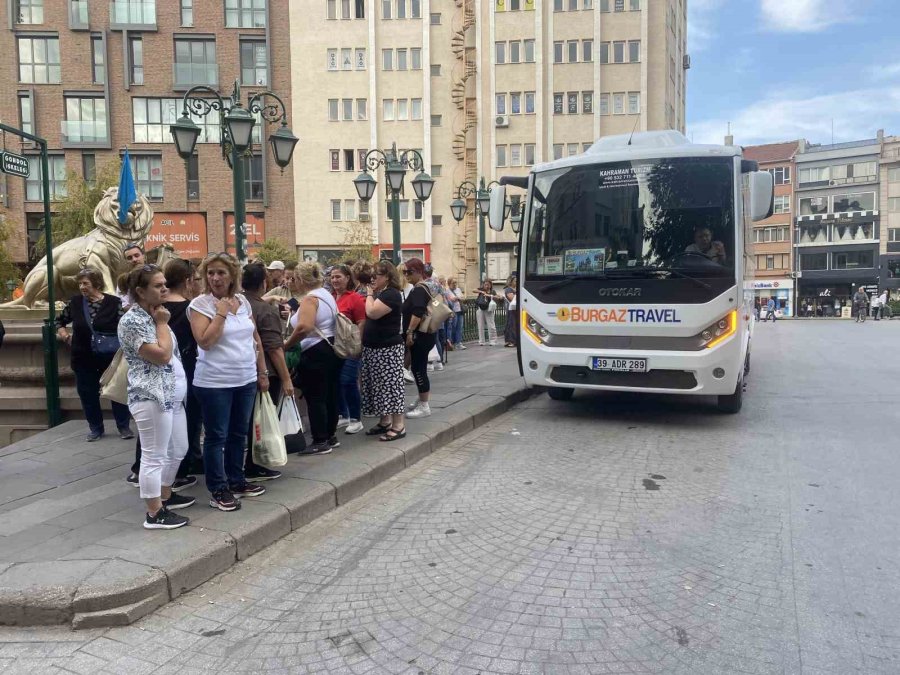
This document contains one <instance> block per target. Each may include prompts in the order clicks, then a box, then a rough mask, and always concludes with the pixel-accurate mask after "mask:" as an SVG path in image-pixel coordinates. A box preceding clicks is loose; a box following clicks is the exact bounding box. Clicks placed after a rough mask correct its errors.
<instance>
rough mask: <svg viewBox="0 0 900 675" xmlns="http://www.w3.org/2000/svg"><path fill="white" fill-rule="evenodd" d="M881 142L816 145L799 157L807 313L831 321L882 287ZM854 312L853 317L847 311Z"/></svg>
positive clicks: (800, 293) (799, 229) (798, 213)
mask: <svg viewBox="0 0 900 675" xmlns="http://www.w3.org/2000/svg"><path fill="white" fill-rule="evenodd" d="M883 140H884V134H883V132H881V131H879V132H878V136H877V137H876V138H871V139H866V140H861V141H853V142H848V143H836V144H832V145H810V144H808V143H807V142H806V141H802V140H801V141H800V145H799V148H798V149H797V153H796V155H795V158H794V161H795V172H796V176H797V182H796V186H795V191H794V193H795V204H794V224H795V230H794V248H795V252H794V256H795V260H796V272H797V274H796V276H797V277H798V279H797V302H796V303H795V306H797V307H798V308H799V311H800V312H801V313H803V312H804V309H803V308H804V307H806V313H807V314H808V315H816V316H833V315H834V314H835V313H837V312H842V311H843V308H849V307H850V304H851V302H850V298H851V296H852V295H853V293H854V292H855V291H856V289H857V288H858V287H860V286H862V287H864V288H865V289H866V291H867V292H868V293H869V294H871V293H872V292H874V291H875V290H877V289H878V285H879V276H880V271H879V262H880V260H879V255H880V249H881V241H880V230H881V218H880V210H879V204H880V201H879V191H880V187H879V158H880V156H881V150H882V148H881V146H882V142H883ZM848 311H849V310H848Z"/></svg>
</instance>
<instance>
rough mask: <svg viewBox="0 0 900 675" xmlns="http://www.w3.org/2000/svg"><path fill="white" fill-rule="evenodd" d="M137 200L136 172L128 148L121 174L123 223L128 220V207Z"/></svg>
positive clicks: (120, 187) (120, 199) (123, 159)
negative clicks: (132, 170) (133, 169)
mask: <svg viewBox="0 0 900 675" xmlns="http://www.w3.org/2000/svg"><path fill="white" fill-rule="evenodd" d="M135 201H137V192H135V189H134V174H133V173H131V158H130V157H129V156H128V150H125V156H124V157H122V173H121V174H119V222H120V223H122V225H124V224H125V222H126V221H127V220H128V209H130V208H131V205H132V204H134V202H135Z"/></svg>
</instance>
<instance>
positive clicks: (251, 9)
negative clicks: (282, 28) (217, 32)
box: [225, 0, 266, 28]
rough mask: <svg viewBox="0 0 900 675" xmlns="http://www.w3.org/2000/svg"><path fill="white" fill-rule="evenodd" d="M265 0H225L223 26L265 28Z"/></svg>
mask: <svg viewBox="0 0 900 675" xmlns="http://www.w3.org/2000/svg"><path fill="white" fill-rule="evenodd" d="M265 27H266V0H225V28H265Z"/></svg>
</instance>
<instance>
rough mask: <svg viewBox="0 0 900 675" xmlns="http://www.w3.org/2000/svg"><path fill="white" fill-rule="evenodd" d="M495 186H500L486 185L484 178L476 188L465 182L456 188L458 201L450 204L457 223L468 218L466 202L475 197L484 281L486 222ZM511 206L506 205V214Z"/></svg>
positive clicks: (495, 182)
mask: <svg viewBox="0 0 900 675" xmlns="http://www.w3.org/2000/svg"><path fill="white" fill-rule="evenodd" d="M495 185H500V183H498V182H497V181H495V180H492V181H491V182H490V183H487V184H485V182H484V178H481V179H480V180H479V182H478V186H477V187H476V185H475V183H473V182H472V181H468V180H464V181H463V182H462V183H460V184H459V185H458V186H457V187H456V199H454V200H453V201H452V202H450V214H451V215H452V216H453V220H455V221H456V222H457V223H459V222H461V221H462V219H463V218H465V217H466V210H467V207H466V202H465V200H466V199H468V198H469V197H475V213H476V214H478V279H479V281H484V274H485V270H486V268H487V265H486V258H485V256H486V253H485V241H484V240H485V227H484V222H485V218H486V217H487V214H488V211H490V210H491V189H492V188H493V187H494V186H495ZM509 208H510V204H509V203H508V202H507V204H506V212H507V215H508V214H509Z"/></svg>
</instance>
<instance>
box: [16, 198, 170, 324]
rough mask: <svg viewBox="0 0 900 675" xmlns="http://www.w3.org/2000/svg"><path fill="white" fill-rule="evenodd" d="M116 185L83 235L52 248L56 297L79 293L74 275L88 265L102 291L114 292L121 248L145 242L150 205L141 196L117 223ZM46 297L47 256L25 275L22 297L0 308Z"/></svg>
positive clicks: (122, 260)
mask: <svg viewBox="0 0 900 675" xmlns="http://www.w3.org/2000/svg"><path fill="white" fill-rule="evenodd" d="M118 197H119V188H117V187H111V188H109V189H107V190H106V191H105V192H104V193H103V198H102V199H101V200H100V202H99V203H98V204H97V208H95V209H94V224H95V225H96V226H97V227H95V228H94V229H93V230H91V231H90V232H88V233H87V234H86V235H84V236H83V237H77V238H76V239H70V240H69V241H66V242H63V243H62V244H59V245H58V246H54V247H53V281H54V286H55V287H56V299H57V300H62V301H66V300H68V299H69V298H70V297H72V296H73V295H76V294H77V293H78V283H77V281H76V280H75V275H76V274H78V272H79V270H81V269H83V268H85V267H90V268H92V269H95V270H97V271H98V272H99V273H100V275H101V276H102V277H103V290H104V291H105V292H106V293H113V294H114V293H115V292H116V282H115V280H116V276H117V275H118V272H119V271H120V270H121V269H122V268H123V267H125V255H124V251H123V250H122V248H123V247H124V246H125V244H128V243H138V244H140V245H141V246H143V245H144V240H145V239H146V237H147V234H148V233H149V232H150V228H151V227H152V225H153V208H152V207H151V206H150V202H148V201H147V198H146V197H145V196H144V195H138V198H137V201H136V202H135V203H134V204H132V205H131V207H130V208H129V209H128V217H127V219H126V222H125V224H124V225H123V224H122V223H120V222H119V208H120V204H119V201H118ZM46 299H47V257H46V256H44V258H42V259H41V260H40V262H38V264H37V265H36V266H35V268H34V269H33V270H31V272H29V273H28V276H27V277H25V285H24V293H23V295H22V297H21V298H18V299H16V300H13V301H12V302H8V303H6V304H4V305H0V307H16V306H22V305H24V306H25V307H28V308H31V307H32V306H33V305H34V303H35V301H36V300H46Z"/></svg>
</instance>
